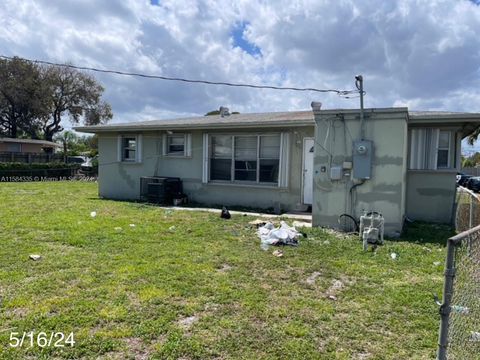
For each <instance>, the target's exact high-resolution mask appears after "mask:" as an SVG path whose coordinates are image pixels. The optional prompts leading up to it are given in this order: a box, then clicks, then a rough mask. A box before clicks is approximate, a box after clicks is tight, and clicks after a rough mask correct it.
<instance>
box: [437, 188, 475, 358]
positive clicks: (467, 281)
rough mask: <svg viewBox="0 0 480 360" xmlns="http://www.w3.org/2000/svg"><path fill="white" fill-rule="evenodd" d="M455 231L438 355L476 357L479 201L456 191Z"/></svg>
mask: <svg viewBox="0 0 480 360" xmlns="http://www.w3.org/2000/svg"><path fill="white" fill-rule="evenodd" d="M455 215H456V216H455V226H456V229H457V231H461V232H460V233H459V234H458V235H456V236H454V237H451V238H450V239H448V242H447V258H446V262H445V282H444V289H443V302H442V304H441V306H440V315H441V325H440V334H439V348H438V359H439V360H445V359H461V360H469V359H480V225H479V224H480V201H479V199H478V198H477V195H476V194H474V193H472V192H471V191H469V190H466V189H464V188H459V191H458V192H457V202H456V214H455Z"/></svg>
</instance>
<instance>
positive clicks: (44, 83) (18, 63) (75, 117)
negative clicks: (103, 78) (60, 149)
mask: <svg viewBox="0 0 480 360" xmlns="http://www.w3.org/2000/svg"><path fill="white" fill-rule="evenodd" d="M103 91H104V88H103V87H102V86H101V85H100V84H99V83H98V82H97V81H96V80H95V78H94V77H92V76H91V75H89V74H87V73H85V72H82V71H79V70H76V69H73V68H69V67H64V66H44V65H42V66H40V65H37V64H35V63H33V62H30V61H26V60H22V59H19V58H13V59H11V60H0V135H4V136H8V137H18V136H22V137H24V136H29V137H31V138H40V137H42V138H44V139H46V140H49V141H52V139H53V137H54V135H55V134H57V133H60V132H62V131H63V126H62V121H64V120H65V119H67V118H68V119H69V120H70V122H71V123H72V124H74V125H76V124H79V123H81V122H82V123H84V124H85V125H95V124H101V123H105V122H107V121H108V120H110V119H111V118H112V109H111V107H110V105H109V104H107V103H106V102H105V101H103V100H102V94H103Z"/></svg>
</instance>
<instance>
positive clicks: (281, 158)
mask: <svg viewBox="0 0 480 360" xmlns="http://www.w3.org/2000/svg"><path fill="white" fill-rule="evenodd" d="M213 136H231V137H232V152H231V157H230V161H231V174H230V180H211V179H210V160H211V159H212V154H211V146H212V145H211V141H212V139H211V138H212V137H213ZM247 136H249V137H256V141H257V148H256V152H257V154H256V162H257V168H256V181H251V180H236V179H235V137H247ZM267 136H278V137H279V140H280V146H279V155H278V159H274V160H278V162H279V166H278V179H277V181H276V182H261V181H260V161H261V160H265V159H273V158H261V157H260V139H261V137H267ZM203 141H204V143H203V144H204V147H203V159H204V166H203V178H202V181H203V183H212V184H216V183H218V184H232V185H246V186H271V187H283V188H284V187H288V174H289V172H288V170H289V148H290V136H289V134H288V133H278V132H267V133H212V134H204V136H203ZM252 161H253V160H252Z"/></svg>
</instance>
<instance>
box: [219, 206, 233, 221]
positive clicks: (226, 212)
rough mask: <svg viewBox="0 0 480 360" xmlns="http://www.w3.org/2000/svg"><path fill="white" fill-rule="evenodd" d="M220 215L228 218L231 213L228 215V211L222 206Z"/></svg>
mask: <svg viewBox="0 0 480 360" xmlns="http://www.w3.org/2000/svg"><path fill="white" fill-rule="evenodd" d="M220 217H221V218H222V219H230V218H231V217H232V215H230V212H229V211H228V210H227V208H226V207H225V206H224V207H223V208H222V212H221V214H220Z"/></svg>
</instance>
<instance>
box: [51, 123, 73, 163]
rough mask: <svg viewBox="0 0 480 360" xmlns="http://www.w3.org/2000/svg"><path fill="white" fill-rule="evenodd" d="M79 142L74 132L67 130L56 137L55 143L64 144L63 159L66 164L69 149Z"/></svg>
mask: <svg viewBox="0 0 480 360" xmlns="http://www.w3.org/2000/svg"><path fill="white" fill-rule="evenodd" d="M76 140H77V135H75V133H73V132H72V131H68V130H65V131H63V132H61V133H60V134H58V135H57V136H56V137H55V141H56V142H58V143H60V144H62V146H63V159H64V161H65V162H67V152H68V149H69V148H70V147H71V146H72V145H73V144H74V143H75V141H76Z"/></svg>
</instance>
